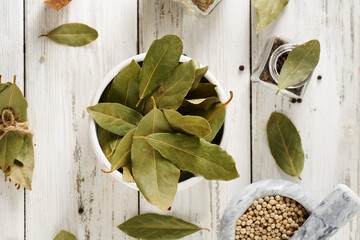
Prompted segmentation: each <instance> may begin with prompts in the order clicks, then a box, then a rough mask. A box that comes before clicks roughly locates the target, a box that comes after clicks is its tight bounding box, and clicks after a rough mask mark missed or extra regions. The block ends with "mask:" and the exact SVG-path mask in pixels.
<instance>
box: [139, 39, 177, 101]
mask: <svg viewBox="0 0 360 240" xmlns="http://www.w3.org/2000/svg"><path fill="white" fill-rule="evenodd" d="M182 51H183V45H182V41H181V39H180V38H179V37H178V36H175V35H166V36H164V37H163V38H161V39H158V40H155V41H154V42H153V43H152V44H151V46H150V49H149V51H148V53H147V54H146V57H145V59H144V62H143V66H142V69H141V72H140V82H139V98H140V100H139V103H140V101H141V100H142V99H143V98H144V97H146V96H147V95H149V94H151V93H152V92H153V91H154V90H155V89H156V88H157V87H159V86H160V84H161V83H163V82H164V80H166V79H167V78H168V77H169V75H170V74H171V72H172V71H173V70H174V69H175V68H176V66H177V65H178V64H179V59H180V56H181V54H182ZM139 103H138V104H139Z"/></svg>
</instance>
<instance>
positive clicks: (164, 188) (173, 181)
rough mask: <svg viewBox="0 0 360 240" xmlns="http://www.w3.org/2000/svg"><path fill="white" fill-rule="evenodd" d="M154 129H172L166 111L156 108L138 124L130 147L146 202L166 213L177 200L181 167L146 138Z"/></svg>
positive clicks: (133, 165)
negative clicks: (172, 162) (167, 158)
mask: <svg viewBox="0 0 360 240" xmlns="http://www.w3.org/2000/svg"><path fill="white" fill-rule="evenodd" d="M155 132H171V128H170V126H169V124H168V122H167V120H166V119H165V117H164V114H163V113H162V112H161V111H160V110H158V109H153V110H151V112H149V113H148V114H147V115H146V116H145V117H144V118H143V119H142V120H141V121H140V123H139V125H138V127H137V128H136V130H135V133H134V139H133V145H132V148H131V162H132V172H133V176H134V179H135V182H136V185H137V186H138V188H139V190H140V191H141V192H142V194H143V195H144V197H145V198H146V200H147V201H149V202H150V203H151V204H153V205H155V206H156V207H158V208H159V209H161V210H163V211H164V212H166V211H167V210H168V208H169V207H170V206H171V204H172V203H173V201H174V197H175V194H176V191H177V185H178V181H179V177H180V170H179V169H178V168H177V167H175V166H174V165H173V164H171V163H170V162H169V161H168V160H166V159H165V158H163V157H162V156H161V155H160V154H159V153H158V152H157V151H156V150H155V149H154V148H153V147H151V146H150V145H149V144H148V143H147V142H146V140H145V139H144V138H143V137H141V138H139V136H147V135H149V134H152V133H155Z"/></svg>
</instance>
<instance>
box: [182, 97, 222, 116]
mask: <svg viewBox="0 0 360 240" xmlns="http://www.w3.org/2000/svg"><path fill="white" fill-rule="evenodd" d="M216 103H220V99H219V98H218V97H209V98H199V99H184V101H183V103H182V104H181V107H180V108H179V109H178V111H179V112H180V113H182V114H190V115H196V112H198V111H203V110H205V111H206V110H209V109H210V108H211V107H213V106H214V105H215V104H216Z"/></svg>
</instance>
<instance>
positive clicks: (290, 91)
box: [251, 36, 313, 98]
mask: <svg viewBox="0 0 360 240" xmlns="http://www.w3.org/2000/svg"><path fill="white" fill-rule="evenodd" d="M296 46H298V45H297V44H293V43H291V41H290V40H288V39H285V38H282V37H279V36H275V37H272V38H271V39H269V41H268V42H267V43H266V45H265V48H264V51H263V53H262V55H261V56H260V59H259V61H258V63H257V64H256V67H255V69H254V71H253V73H252V75H251V80H252V81H253V82H258V83H261V84H263V85H265V86H268V87H270V88H272V89H274V91H275V92H276V91H277V90H278V81H279V77H280V71H281V68H282V66H283V64H284V62H285V61H286V58H287V56H288V54H289V53H290V52H291V51H292V50H293V49H294V48H295V47H296ZM312 74H313V73H310V74H309V75H308V76H307V77H306V78H305V79H304V80H302V81H301V82H299V83H297V84H295V85H294V86H291V87H288V88H286V89H283V90H280V92H281V93H283V94H285V95H287V96H289V97H292V98H301V97H303V95H304V93H305V91H306V89H307V87H308V85H309V82H310V79H311V76H312Z"/></svg>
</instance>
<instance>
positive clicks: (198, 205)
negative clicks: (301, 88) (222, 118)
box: [139, 0, 250, 239]
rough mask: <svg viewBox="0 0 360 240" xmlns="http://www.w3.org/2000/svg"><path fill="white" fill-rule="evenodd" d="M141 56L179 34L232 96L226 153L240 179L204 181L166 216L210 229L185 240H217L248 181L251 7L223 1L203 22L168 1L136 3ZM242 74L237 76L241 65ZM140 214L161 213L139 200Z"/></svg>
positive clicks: (184, 193)
mask: <svg viewBox="0 0 360 240" xmlns="http://www.w3.org/2000/svg"><path fill="white" fill-rule="evenodd" d="M139 13H140V19H139V21H140V22H139V23H140V29H139V30H140V31H139V38H140V52H144V51H146V50H147V49H148V48H149V46H150V44H151V42H152V41H153V40H154V39H155V38H160V37H162V36H163V35H166V34H177V35H179V36H180V37H181V38H182V40H183V43H184V53H185V54H186V55H188V56H189V57H192V58H194V59H196V60H198V61H199V62H200V63H201V64H203V65H209V67H210V68H209V71H210V72H211V73H213V74H214V75H215V76H216V77H217V79H218V80H219V82H220V83H221V85H222V86H223V88H224V89H225V91H226V92H229V91H230V90H231V91H233V92H234V100H233V102H232V103H231V104H230V106H229V108H228V111H230V114H229V116H230V119H229V121H228V124H229V125H228V126H227V127H228V130H229V131H231V134H230V137H229V139H226V141H227V142H228V144H227V146H226V150H227V151H228V152H229V153H230V154H231V155H232V156H233V157H234V159H235V160H236V161H237V169H238V171H239V173H240V178H239V179H237V180H234V181H231V182H217V181H211V182H207V181H205V180H204V181H202V182H201V183H199V184H197V185H195V186H193V187H192V188H191V189H188V190H184V191H182V192H179V193H178V194H177V196H176V197H175V201H174V204H173V206H172V207H171V210H170V211H169V214H171V215H174V216H177V217H180V218H183V219H185V220H188V221H191V222H193V223H195V224H198V225H201V226H203V227H206V228H210V229H211V232H210V233H209V232H206V231H202V232H199V233H197V234H194V235H192V236H189V237H187V238H185V239H217V234H218V229H219V224H220V219H221V215H222V213H223V211H224V209H225V207H226V204H227V203H228V202H229V201H230V199H231V198H232V196H233V195H234V194H236V192H237V190H238V189H240V188H241V187H243V186H245V185H247V184H248V183H249V182H250V97H249V95H250V83H249V81H248V79H249V78H250V75H249V66H250V60H249V59H250V58H249V54H250V53H249V44H250V42H249V31H250V30H249V26H250V23H249V19H250V17H249V14H250V12H249V2H247V1H238V0H227V1H223V2H222V3H221V4H220V5H219V6H218V7H217V8H216V9H215V10H214V12H213V13H212V14H211V15H210V16H209V17H207V18H196V17H194V16H192V15H190V14H188V12H186V10H184V9H183V8H181V7H179V6H178V5H177V4H176V3H174V2H172V1H168V0H142V1H140V9H139ZM240 65H244V66H245V71H243V72H240V71H239V66H240ZM140 211H141V213H144V212H159V211H158V210H157V209H156V208H154V207H153V206H151V205H150V204H149V203H147V202H146V200H145V199H144V198H143V197H142V198H141V205H140Z"/></svg>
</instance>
